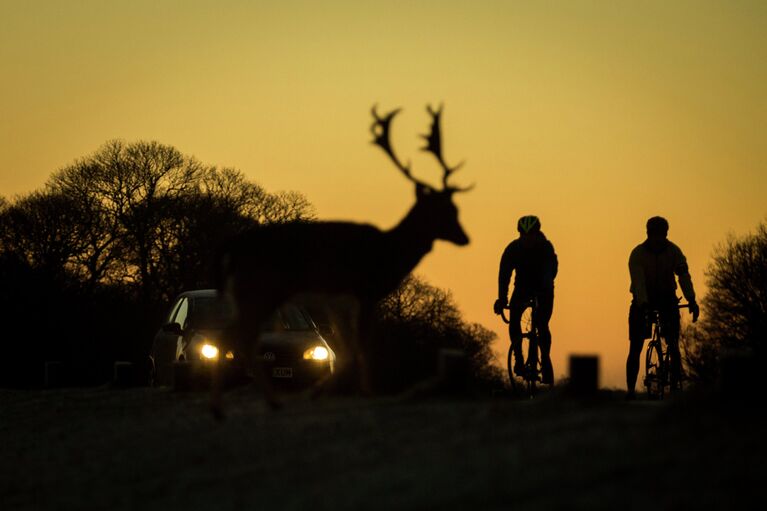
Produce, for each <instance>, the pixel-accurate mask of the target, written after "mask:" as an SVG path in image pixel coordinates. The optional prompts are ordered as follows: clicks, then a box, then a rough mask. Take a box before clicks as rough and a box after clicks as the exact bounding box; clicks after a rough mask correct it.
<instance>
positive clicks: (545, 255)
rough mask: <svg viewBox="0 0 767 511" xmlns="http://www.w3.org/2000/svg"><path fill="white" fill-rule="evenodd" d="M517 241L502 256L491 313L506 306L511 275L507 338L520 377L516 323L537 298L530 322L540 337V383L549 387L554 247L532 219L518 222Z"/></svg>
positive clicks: (519, 332) (551, 378)
mask: <svg viewBox="0 0 767 511" xmlns="http://www.w3.org/2000/svg"><path fill="white" fill-rule="evenodd" d="M517 231H519V237H518V238H517V239H515V240H514V241H512V242H511V243H509V245H508V246H507V247H506V249H505V250H504V251H503V255H502V256H501V265H500V269H499V271H498V299H497V300H496V301H495V304H493V311H494V312H495V313H496V314H500V313H501V312H502V310H503V308H504V307H505V306H506V303H507V302H506V300H507V296H508V291H509V280H510V279H511V274H512V272H516V276H515V278H514V292H513V293H512V294H511V300H509V302H508V303H509V338H510V339H511V344H512V347H513V349H514V360H515V362H514V372H515V373H516V374H522V372H523V371H524V368H525V363H524V360H523V357H522V342H521V341H522V330H521V328H520V325H519V321H520V319H521V318H522V313H523V312H524V310H525V307H526V304H527V302H528V301H529V300H530V299H531V298H535V297H537V299H538V309H537V313H536V317H534V318H533V322H534V324H535V326H536V327H537V328H538V332H539V334H540V339H539V346H540V348H541V355H542V360H541V382H542V383H546V384H549V385H550V384H552V383H553V382H554V370H553V367H552V365H551V331H550V330H549V320H550V319H551V313H552V311H553V310H554V278H555V277H556V276H557V270H558V267H559V263H558V261H557V254H556V253H555V252H554V246H553V245H552V244H551V242H550V241H549V240H548V239H546V236H544V234H543V233H542V232H541V221H540V220H539V219H538V217H537V216H535V215H527V216H523V217H521V218H520V219H519V221H518V222H517Z"/></svg>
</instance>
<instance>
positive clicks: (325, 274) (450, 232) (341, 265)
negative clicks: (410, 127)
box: [212, 109, 469, 413]
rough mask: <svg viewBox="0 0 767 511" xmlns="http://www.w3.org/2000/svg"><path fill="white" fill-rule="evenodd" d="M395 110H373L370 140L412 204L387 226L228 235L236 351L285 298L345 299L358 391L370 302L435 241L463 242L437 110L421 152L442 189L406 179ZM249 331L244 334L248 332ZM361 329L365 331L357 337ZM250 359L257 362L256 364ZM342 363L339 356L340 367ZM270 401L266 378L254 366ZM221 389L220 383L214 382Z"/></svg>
mask: <svg viewBox="0 0 767 511" xmlns="http://www.w3.org/2000/svg"><path fill="white" fill-rule="evenodd" d="M396 113H397V111H396V110H395V111H393V112H391V113H389V114H388V115H386V116H385V117H383V118H381V117H379V116H378V115H377V113H376V112H375V109H374V110H373V116H374V119H375V122H374V124H373V128H372V131H373V134H374V137H375V139H374V143H375V144H376V145H378V146H380V147H381V148H382V149H383V150H384V151H385V152H386V153H387V154H388V155H389V157H390V158H391V159H392V161H393V162H394V163H395V165H396V166H397V167H398V168H399V170H400V171H401V172H402V173H403V174H405V176H406V177H408V179H410V180H411V181H413V182H414V183H415V190H416V203H415V205H414V206H413V207H412V208H411V209H410V211H409V212H408V213H407V214H406V215H405V217H404V218H403V219H402V220H401V221H400V223H399V224H398V225H396V226H395V227H394V228H392V229H390V230H386V231H382V230H380V229H378V228H376V227H374V226H371V225H367V224H356V223H350V222H306V223H289V224H272V225H267V226H262V227H259V228H256V229H254V230H252V231H249V232H246V233H244V234H242V235H240V236H239V237H237V238H235V239H234V240H232V241H231V242H230V243H229V244H228V245H227V246H226V247H224V250H223V251H222V257H221V268H220V272H221V275H220V284H219V285H220V287H221V288H222V289H221V291H222V295H223V296H226V297H227V298H228V299H229V300H230V301H231V302H232V304H233V306H234V310H235V315H236V321H235V330H234V333H233V335H232V336H231V340H232V344H233V347H234V348H235V349H236V350H237V352H238V353H242V354H246V355H245V356H246V357H247V353H249V352H250V350H249V349H248V348H247V346H244V345H243V343H244V342H245V341H246V339H249V338H252V336H253V334H252V332H258V331H259V329H260V328H259V327H260V325H261V322H262V321H264V320H265V319H266V318H267V317H268V316H269V314H271V313H272V312H273V311H274V310H275V309H276V308H277V307H279V306H280V305H281V304H282V303H284V302H285V301H286V300H288V299H290V298H292V297H294V296H296V295H301V294H307V293H310V294H324V295H344V296H351V297H352V298H353V299H354V300H355V301H356V303H357V305H358V314H353V315H354V316H356V319H353V320H352V322H353V323H356V324H354V325H351V328H350V329H349V330H348V331H347V336H348V339H347V340H346V344H347V348H348V349H347V353H346V358H347V360H346V361H345V362H346V363H347V364H350V363H352V362H356V365H357V366H358V369H359V372H360V379H361V380H362V381H361V385H362V387H363V389H364V388H365V387H366V386H367V385H366V382H365V381H364V380H365V379H366V362H365V359H364V356H363V355H362V352H361V350H360V349H359V348H360V345H359V338H363V339H365V341H366V342H369V338H370V336H369V335H368V325H369V324H370V319H371V314H372V311H373V308H374V306H375V304H376V303H377V302H378V301H379V300H380V299H381V298H383V297H384V296H386V295H387V294H388V293H390V292H392V291H393V290H394V289H396V287H397V286H398V285H399V284H400V282H402V280H403V279H404V278H405V277H406V276H407V275H408V274H409V273H410V272H411V271H412V270H413V269H414V268H415V267H416V266H417V265H418V263H419V262H420V261H421V259H422V258H423V257H424V256H425V255H426V254H427V253H429V252H430V251H431V249H432V246H433V244H434V241H435V240H437V239H442V240H446V241H450V242H452V243H455V244H456V245H466V244H467V243H468V242H469V239H468V237H467V236H466V234H465V233H464V231H463V229H462V228H461V225H460V223H459V222H458V209H457V208H456V206H455V205H454V204H453V202H452V195H453V193H454V192H456V191H459V189H457V188H452V187H449V186H447V177H448V176H449V174H450V173H451V172H453V171H454V170H456V168H457V167H455V168H449V167H448V166H447V165H445V164H444V160H443V159H442V154H441V142H440V134H439V114H440V112H439V111H437V112H435V111H432V110H431V109H429V113H430V114H431V115H432V117H433V120H434V122H433V125H432V131H431V133H430V135H428V136H427V137H425V138H426V139H427V142H428V145H427V147H426V148H425V150H427V151H429V152H432V153H433V154H434V155H435V156H436V157H437V159H438V161H439V162H440V164H441V165H442V166H443V169H444V173H445V177H444V180H443V182H444V188H443V189H442V190H436V189H434V188H432V187H431V186H429V185H427V184H425V183H422V182H420V181H418V180H416V179H414V178H413V177H412V175H411V174H410V168H409V166H405V165H402V164H401V163H400V162H399V160H398V159H397V158H396V156H395V155H394V152H393V150H392V149H391V146H390V145H389V132H388V128H389V123H390V122H391V119H392V118H393V117H394V115H395V114H396ZM248 332H251V334H248ZM363 334H364V335H363ZM258 358H259V357H258V356H256V357H255V362H256V365H258V364H259V362H258ZM343 362H344V361H341V363H342V364H343ZM256 373H257V376H259V377H260V379H261V381H262V384H263V385H264V390H265V397H266V398H267V401H268V402H270V403H271V402H272V401H271V390H270V380H269V378H268V377H267V376H265V375H263V374H260V373H261V371H260V368H257V370H256ZM216 382H217V378H215V377H214V389H213V390H214V397H213V402H212V406H213V410H214V413H220V412H221V410H220V406H221V403H220V400H221V398H220V388H217V383H216ZM218 387H220V385H218Z"/></svg>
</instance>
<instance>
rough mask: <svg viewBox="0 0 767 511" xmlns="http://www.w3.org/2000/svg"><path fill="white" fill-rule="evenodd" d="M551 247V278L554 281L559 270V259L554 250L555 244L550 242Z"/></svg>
mask: <svg viewBox="0 0 767 511" xmlns="http://www.w3.org/2000/svg"><path fill="white" fill-rule="evenodd" d="M549 247H551V280H552V282H553V281H554V279H555V278H556V276H557V273H558V272H559V259H558V258H557V253H556V252H555V251H554V245H552V244H551V243H549Z"/></svg>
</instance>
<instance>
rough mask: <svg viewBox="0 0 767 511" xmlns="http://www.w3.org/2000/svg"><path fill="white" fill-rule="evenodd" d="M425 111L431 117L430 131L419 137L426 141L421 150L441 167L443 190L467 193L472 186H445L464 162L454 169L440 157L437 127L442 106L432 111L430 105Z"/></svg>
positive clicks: (438, 129)
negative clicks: (432, 156) (434, 159)
mask: <svg viewBox="0 0 767 511" xmlns="http://www.w3.org/2000/svg"><path fill="white" fill-rule="evenodd" d="M426 111H427V112H429V115H431V118H432V123H431V131H430V132H429V134H428V135H421V136H422V137H423V138H424V139H425V140H426V147H422V148H421V150H422V151H426V152H429V153H432V154H433V155H434V156H435V157H436V158H437V161H438V162H439V164H440V166H441V167H442V172H443V175H442V186H443V188H444V189H445V190H452V191H454V192H468V191H469V190H471V189H472V188H474V185H471V186H469V187H466V188H457V187H455V186H450V185H448V184H447V180H448V179H449V178H450V174H452V173H453V172H455V171H456V170H458V169H459V168H461V167H462V166H463V164H464V163H465V162H461V163H459V164H458V165H456V166H455V167H450V166H449V165H448V164H447V163H445V159H444V158H443V156H442V132H441V130H440V125H439V122H440V116H441V115H442V105H440V106H439V108H438V109H437V110H434V109H433V108H432V107H431V105H426Z"/></svg>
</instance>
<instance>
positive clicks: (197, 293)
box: [176, 289, 218, 299]
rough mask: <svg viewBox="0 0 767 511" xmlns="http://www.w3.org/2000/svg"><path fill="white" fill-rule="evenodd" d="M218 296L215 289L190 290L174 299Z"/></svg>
mask: <svg viewBox="0 0 767 511" xmlns="http://www.w3.org/2000/svg"><path fill="white" fill-rule="evenodd" d="M216 296H218V290H216V289H192V290H189V291H184V292H183V293H181V294H179V295H178V296H177V297H176V299H179V298H215V297H216Z"/></svg>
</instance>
